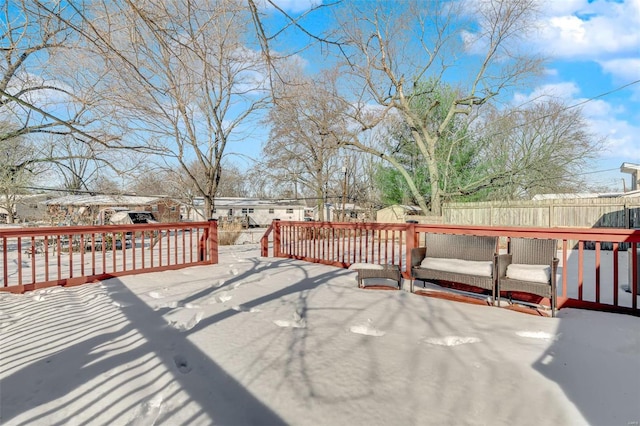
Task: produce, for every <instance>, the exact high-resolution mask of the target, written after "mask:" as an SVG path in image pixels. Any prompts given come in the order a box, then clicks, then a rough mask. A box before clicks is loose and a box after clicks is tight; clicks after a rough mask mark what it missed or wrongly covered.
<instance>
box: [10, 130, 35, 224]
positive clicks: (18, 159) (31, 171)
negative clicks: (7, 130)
mask: <svg viewBox="0 0 640 426" xmlns="http://www.w3.org/2000/svg"><path fill="white" fill-rule="evenodd" d="M0 129H2V125H1V124H0ZM34 153H35V152H34V150H33V148H32V147H31V146H30V145H29V143H28V142H27V140H26V138H25V137H23V136H19V137H13V138H11V139H8V140H5V141H3V142H2V143H0V207H2V208H3V209H4V210H6V212H7V219H6V220H7V223H14V222H15V219H16V216H15V212H16V203H17V201H18V198H19V197H20V196H21V195H24V194H26V193H28V188H29V187H30V186H31V185H32V184H33V182H34V181H35V179H36V178H37V176H38V174H39V173H41V172H42V171H43V164H42V163H39V162H37V161H34V158H33V155H34Z"/></svg>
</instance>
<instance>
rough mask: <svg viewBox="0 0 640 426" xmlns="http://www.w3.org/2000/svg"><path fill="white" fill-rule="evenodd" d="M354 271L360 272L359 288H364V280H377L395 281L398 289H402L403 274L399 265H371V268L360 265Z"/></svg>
mask: <svg viewBox="0 0 640 426" xmlns="http://www.w3.org/2000/svg"><path fill="white" fill-rule="evenodd" d="M354 269H355V270H356V271H358V287H364V283H363V280H365V279H368V278H377V279H387V280H393V281H395V282H396V283H397V285H398V289H400V288H401V284H400V280H401V274H400V268H399V267H398V265H371V267H370V268H368V267H366V265H359V266H358V267H357V268H354Z"/></svg>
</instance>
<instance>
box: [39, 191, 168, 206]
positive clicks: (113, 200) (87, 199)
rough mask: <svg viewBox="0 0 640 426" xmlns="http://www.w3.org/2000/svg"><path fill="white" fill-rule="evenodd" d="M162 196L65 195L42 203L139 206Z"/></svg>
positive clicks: (156, 200)
mask: <svg viewBox="0 0 640 426" xmlns="http://www.w3.org/2000/svg"><path fill="white" fill-rule="evenodd" d="M166 200H168V199H167V198H163V197H138V196H131V195H88V194H87V195H66V196H64V197H58V198H53V199H51V200H48V201H45V202H44V204H46V205H48V206H51V205H61V206H139V205H145V204H152V203H155V202H158V201H166Z"/></svg>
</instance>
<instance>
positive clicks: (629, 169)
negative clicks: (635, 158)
mask: <svg viewBox="0 0 640 426" xmlns="http://www.w3.org/2000/svg"><path fill="white" fill-rule="evenodd" d="M639 171H640V164H633V163H622V165H621V166H620V172H622V173H631V174H634V173H638V172H639Z"/></svg>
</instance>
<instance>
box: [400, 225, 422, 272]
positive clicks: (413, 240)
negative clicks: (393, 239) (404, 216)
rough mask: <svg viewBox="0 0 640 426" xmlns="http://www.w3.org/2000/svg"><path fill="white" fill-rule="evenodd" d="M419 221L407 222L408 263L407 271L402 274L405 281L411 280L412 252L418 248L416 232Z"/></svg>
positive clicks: (406, 263)
mask: <svg viewBox="0 0 640 426" xmlns="http://www.w3.org/2000/svg"><path fill="white" fill-rule="evenodd" d="M417 224H418V221H416V220H408V221H407V228H406V229H407V235H406V240H407V241H406V243H405V246H406V249H407V252H406V253H407V254H406V257H405V259H406V261H405V270H404V272H403V273H402V275H403V276H404V278H405V279H411V251H412V250H413V249H414V248H416V247H418V237H419V235H418V233H417V232H416V225H417Z"/></svg>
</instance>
